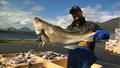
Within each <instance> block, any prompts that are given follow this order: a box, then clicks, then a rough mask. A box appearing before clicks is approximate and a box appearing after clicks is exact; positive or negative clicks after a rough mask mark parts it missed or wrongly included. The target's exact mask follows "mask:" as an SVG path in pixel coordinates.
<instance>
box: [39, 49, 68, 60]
mask: <svg viewBox="0 0 120 68" xmlns="http://www.w3.org/2000/svg"><path fill="white" fill-rule="evenodd" d="M37 55H38V56H40V57H42V58H43V59H46V60H59V59H63V58H67V55H65V54H60V53H56V52H52V51H45V52H44V51H39V52H38V53H37Z"/></svg>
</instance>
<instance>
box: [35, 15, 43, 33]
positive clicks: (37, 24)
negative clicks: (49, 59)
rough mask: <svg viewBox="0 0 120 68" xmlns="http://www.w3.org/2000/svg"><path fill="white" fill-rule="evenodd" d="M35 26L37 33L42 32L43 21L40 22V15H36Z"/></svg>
mask: <svg viewBox="0 0 120 68" xmlns="http://www.w3.org/2000/svg"><path fill="white" fill-rule="evenodd" d="M33 26H34V28H35V32H36V34H37V35H39V34H40V33H41V30H42V28H43V27H42V23H41V22H40V19H39V18H38V17H35V18H34V20H33Z"/></svg>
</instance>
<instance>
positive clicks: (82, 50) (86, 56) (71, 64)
mask: <svg viewBox="0 0 120 68" xmlns="http://www.w3.org/2000/svg"><path fill="white" fill-rule="evenodd" d="M69 13H70V14H71V15H72V17H73V19H74V21H73V22H72V24H71V25H69V26H68V27H67V29H66V30H68V31H71V32H79V33H81V34H84V33H87V32H96V33H95V35H94V36H93V38H92V39H88V40H84V41H81V42H79V43H78V44H77V45H78V46H77V47H73V49H68V51H69V54H68V62H67V63H68V64H67V68H90V66H91V65H92V64H93V63H95V61H96V60H97V57H96V56H95V55H94V48H95V40H96V39H97V40H105V39H109V35H110V33H109V32H108V31H106V30H103V29H100V28H99V26H98V25H97V24H96V23H92V22H88V21H86V20H85V17H84V16H83V11H82V10H81V8H80V7H79V6H73V7H72V8H71V9H70V11H69Z"/></svg>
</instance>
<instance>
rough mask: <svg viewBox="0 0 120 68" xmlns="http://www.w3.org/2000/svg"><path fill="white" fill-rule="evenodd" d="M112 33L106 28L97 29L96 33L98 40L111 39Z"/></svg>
mask: <svg viewBox="0 0 120 68" xmlns="http://www.w3.org/2000/svg"><path fill="white" fill-rule="evenodd" d="M109 36H110V33H109V32H108V31H106V30H96V33H95V35H94V37H95V38H97V40H106V39H109Z"/></svg>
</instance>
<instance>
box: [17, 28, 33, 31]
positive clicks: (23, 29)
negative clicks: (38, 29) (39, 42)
mask: <svg viewBox="0 0 120 68" xmlns="http://www.w3.org/2000/svg"><path fill="white" fill-rule="evenodd" d="M19 30H20V31H25V32H33V31H32V30H31V29H30V28H28V27H22V28H20V29H19Z"/></svg>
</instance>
